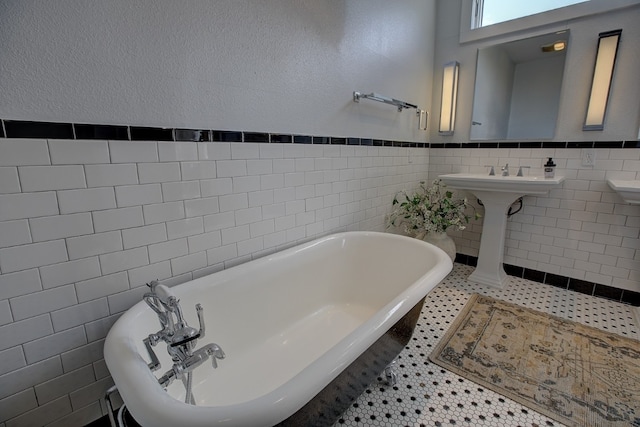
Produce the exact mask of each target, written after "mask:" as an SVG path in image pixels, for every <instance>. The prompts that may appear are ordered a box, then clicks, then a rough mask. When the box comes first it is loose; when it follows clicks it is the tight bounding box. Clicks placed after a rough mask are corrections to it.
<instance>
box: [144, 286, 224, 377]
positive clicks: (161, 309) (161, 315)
mask: <svg viewBox="0 0 640 427" xmlns="http://www.w3.org/2000/svg"><path fill="white" fill-rule="evenodd" d="M147 286H149V287H150V288H151V291H150V292H147V293H146V294H144V296H143V300H144V301H145V302H146V303H147V305H148V306H149V307H151V309H152V310H153V311H155V313H156V314H157V315H158V320H159V321H160V326H161V328H162V329H161V330H160V331H158V332H156V333H155V334H150V335H149V336H148V337H147V338H145V339H144V340H143V342H144V345H145V347H146V349H147V352H148V353H149V357H150V358H151V363H149V364H148V365H149V369H151V370H152V371H156V370H158V369H159V368H160V362H159V360H158V357H157V356H156V354H155V352H154V351H153V348H152V347H155V346H156V345H157V344H158V343H159V342H160V341H163V342H165V343H166V344H167V352H168V353H169V355H170V356H171V360H172V361H173V366H172V367H171V369H170V370H168V371H167V372H166V373H165V374H164V375H163V376H162V377H161V378H159V379H158V382H160V385H162V387H165V388H166V387H167V386H168V385H169V384H170V383H171V382H172V381H173V380H174V379H176V378H177V379H182V378H183V376H184V374H188V373H190V372H191V371H193V370H194V369H195V368H197V367H198V366H200V365H201V364H203V363H204V362H205V361H206V360H207V359H208V358H209V357H211V363H212V366H213V367H214V368H217V367H218V362H217V360H216V359H224V357H225V354H224V351H222V348H220V346H219V345H218V344H214V343H212V344H207V345H205V346H204V347H202V348H200V349H197V350H196V349H195V347H196V342H197V340H198V339H199V338H204V336H205V325H204V314H203V311H204V309H203V308H202V305H200V304H196V312H197V314H198V323H200V329H195V328H193V327H191V326H189V325H188V324H187V321H186V320H185V318H184V316H183V314H182V309H181V307H180V300H178V299H177V298H176V296H175V295H173V293H172V292H171V291H170V290H169V288H167V287H166V286H164V285H160V284H158V281H157V280H154V281H152V282H151V283H148V284H147Z"/></svg>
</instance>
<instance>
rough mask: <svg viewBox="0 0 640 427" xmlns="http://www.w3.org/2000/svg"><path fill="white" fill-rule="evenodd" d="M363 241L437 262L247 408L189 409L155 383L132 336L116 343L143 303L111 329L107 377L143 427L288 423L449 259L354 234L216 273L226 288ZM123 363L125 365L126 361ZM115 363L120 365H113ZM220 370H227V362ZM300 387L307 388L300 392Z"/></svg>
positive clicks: (428, 286) (443, 271) (435, 279)
mask: <svg viewBox="0 0 640 427" xmlns="http://www.w3.org/2000/svg"><path fill="white" fill-rule="evenodd" d="M361 236H362V237H365V238H368V237H379V238H384V239H393V240H396V239H399V240H405V241H406V242H407V243H409V242H410V243H409V244H411V245H415V246H416V248H418V247H423V248H426V249H428V253H430V255H429V256H433V257H434V258H435V263H434V266H433V267H432V268H430V269H429V270H427V271H426V272H425V274H423V275H422V276H421V277H420V278H418V279H417V280H416V281H415V282H413V283H412V284H410V285H409V286H408V287H407V288H406V289H405V291H403V292H401V293H400V294H399V295H398V296H396V297H395V298H394V299H392V300H391V301H389V302H387V304H385V305H384V306H383V307H382V308H381V309H380V310H378V311H377V312H376V313H374V315H373V316H372V317H371V318H369V319H368V320H367V321H366V322H364V323H363V324H362V325H360V326H358V327H357V328H356V329H355V330H354V331H352V332H351V333H350V334H348V335H347V336H346V337H344V338H343V339H342V340H340V341H339V342H338V343H337V344H336V345H334V346H333V347H331V348H330V349H328V350H327V351H326V352H325V353H324V354H323V355H322V356H320V357H319V358H318V359H316V360H315V361H313V362H312V363H311V364H310V365H307V367H305V368H304V369H303V370H302V371H301V372H299V373H297V374H296V375H294V376H293V377H292V378H291V379H290V380H289V381H287V382H285V383H284V384H282V385H281V386H279V387H277V388H276V389H275V390H273V391H271V392H269V393H267V394H264V395H262V396H259V397H257V398H254V399H252V400H248V401H246V402H242V403H237V404H232V405H226V406H191V405H187V404H185V403H184V402H181V401H179V400H177V399H175V398H173V397H171V396H170V395H169V394H168V393H166V392H165V391H164V390H163V389H162V387H160V385H159V384H158V382H157V379H156V377H155V376H154V375H153V373H152V372H151V371H150V370H149V369H148V368H147V363H146V361H145V360H144V359H143V358H142V356H140V354H139V353H138V343H137V342H134V340H133V338H132V337H131V335H127V334H124V335H122V336H118V337H117V338H116V335H117V333H120V329H122V328H124V329H125V331H126V326H123V325H128V324H129V322H135V321H136V319H135V317H136V316H139V315H142V313H143V311H142V310H141V307H143V308H146V306H144V303H143V302H142V301H141V302H138V303H137V304H136V305H134V307H132V308H131V309H129V310H127V311H126V312H125V313H124V314H123V315H122V316H121V317H120V319H118V321H117V322H116V323H115V324H114V325H113V327H112V331H115V332H114V333H112V332H111V331H110V332H109V334H108V336H107V339H106V340H105V344H104V353H105V361H106V363H107V366H108V367H109V371H110V372H111V375H112V377H113V379H114V381H115V383H116V385H118V389H119V391H120V393H121V396H122V399H123V401H124V402H125V403H126V404H127V407H128V408H129V410H130V412H131V413H132V414H133V415H134V418H137V419H139V421H140V424H142V425H154V426H162V425H172V424H174V423H173V422H171V421H168V420H169V419H177V420H180V419H185V417H186V418H188V419H190V420H192V421H193V422H194V424H193V425H198V426H200V425H201V426H207V425H214V423H215V424H216V425H217V424H224V425H229V426H230V425H240V426H247V425H265V424H270V425H272V424H276V423H278V422H280V421H282V420H284V419H286V418H287V417H289V416H290V415H292V414H293V413H295V412H296V411H297V410H298V409H300V408H301V407H302V406H304V405H305V404H306V403H307V402H308V401H309V400H311V399H312V398H313V397H314V396H315V395H316V394H317V393H318V392H320V391H321V390H322V389H323V388H324V387H325V386H326V385H327V384H329V383H330V382H331V381H332V380H333V379H334V378H335V377H336V376H337V375H338V374H339V373H340V372H342V371H343V370H344V369H345V368H346V367H347V366H349V365H350V364H351V363H352V362H353V361H354V360H355V359H356V358H357V357H358V356H359V355H360V354H362V353H363V352H364V351H365V350H366V349H367V348H369V346H371V345H372V344H373V343H374V342H375V341H376V340H377V339H378V338H380V337H381V336H382V335H383V334H384V333H385V332H386V331H387V330H388V329H389V328H390V327H391V326H393V325H394V324H395V323H396V322H397V321H398V320H399V319H400V318H402V317H403V316H404V315H405V314H406V313H407V312H408V311H409V310H411V309H412V308H413V307H414V305H415V304H416V303H417V302H418V301H420V300H421V299H422V298H423V297H424V296H425V295H426V294H427V293H428V292H429V291H431V290H432V289H433V288H434V287H435V286H436V285H437V284H438V283H439V282H440V281H441V280H442V279H443V278H444V277H445V276H446V275H447V274H448V273H449V272H450V271H451V269H452V266H453V264H452V262H451V259H450V258H449V257H448V256H447V255H446V254H445V253H444V252H443V251H442V250H440V249H438V248H436V247H435V246H433V245H431V244H429V243H426V242H423V241H421V240H417V239H413V238H410V237H406V236H401V235H396V234H391V233H382V232H372V231H355V232H342V233H336V234H331V235H328V236H324V237H320V238H318V239H314V240H311V241H308V242H305V243H302V244H299V245H296V246H293V247H291V248H288V249H285V250H283V251H279V252H276V253H274V254H272V255H269V256H266V257H263V258H259V259H256V260H253V261H249V262H247V263H244V264H240V265H238V266H234V267H232V268H229V269H227V270H223V271H220V272H217V273H213V274H215V275H217V276H218V279H217V281H220V282H223V281H226V280H229V279H232V278H234V277H236V276H238V275H241V274H243V270H246V269H247V268H250V269H255V268H260V266H262V265H264V264H266V263H270V262H274V261H277V260H278V259H279V258H285V257H287V256H290V255H291V254H294V253H296V252H297V251H301V250H304V249H308V248H311V247H313V246H314V245H317V244H321V243H322V242H325V241H329V240H336V239H348V238H349V237H356V238H357V237H361ZM209 276H210V275H208V276H204V277H201V278H198V279H194V280H191V281H188V282H185V283H184V284H181V285H177V286H182V285H188V286H194V287H197V286H199V285H200V284H202V283H204V282H206V281H207V280H208V277H209ZM123 357H124V358H126V360H122V358H123ZM115 358H118V359H120V360H119V361H118V362H115ZM110 362H112V363H110ZM221 364H224V360H223V361H221ZM111 365H113V367H112V366H111ZM116 365H117V366H116ZM257 380H259V379H257ZM301 384H303V385H304V387H300V385H301ZM311 385H312V386H311ZM214 414H215V416H216V418H217V419H218V420H217V421H215V422H214V421H212V420H211V417H212V416H213V415H214ZM167 422H169V424H167ZM163 423H164V424H163Z"/></svg>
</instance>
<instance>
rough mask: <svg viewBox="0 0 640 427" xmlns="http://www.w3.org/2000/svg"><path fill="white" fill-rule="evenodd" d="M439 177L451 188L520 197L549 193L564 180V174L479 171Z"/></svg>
mask: <svg viewBox="0 0 640 427" xmlns="http://www.w3.org/2000/svg"><path fill="white" fill-rule="evenodd" d="M439 178H440V179H441V180H442V181H443V182H444V183H445V184H446V185H447V186H448V187H451V188H460V189H464V190H469V191H473V190H480V191H497V192H500V193H516V194H519V196H518V197H522V196H523V195H525V194H532V195H535V194H547V192H549V190H551V189H552V188H554V187H557V186H558V185H559V184H560V183H561V182H562V181H564V177H563V176H556V177H555V178H543V177H541V176H499V175H487V174H478V173H452V174H448V175H440V176H439Z"/></svg>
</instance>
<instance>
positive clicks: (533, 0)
mask: <svg viewBox="0 0 640 427" xmlns="http://www.w3.org/2000/svg"><path fill="white" fill-rule="evenodd" d="M587 1H589V0H474V2H473V14H472V28H479V27H486V26H488V25H493V24H497V23H499V22H505V21H509V20H512V19H516V18H522V17H523V16H529V15H535V14H537V13H541V12H546V11H548V10H554V9H559V8H561V7H565V6H570V5H573V4H577V3H584V2H587Z"/></svg>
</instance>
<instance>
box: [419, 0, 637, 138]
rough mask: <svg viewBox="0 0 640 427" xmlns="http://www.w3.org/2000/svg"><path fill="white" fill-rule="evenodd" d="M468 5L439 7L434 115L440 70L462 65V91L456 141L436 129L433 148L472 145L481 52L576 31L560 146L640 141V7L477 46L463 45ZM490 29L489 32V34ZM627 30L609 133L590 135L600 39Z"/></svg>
mask: <svg viewBox="0 0 640 427" xmlns="http://www.w3.org/2000/svg"><path fill="white" fill-rule="evenodd" d="M464 3H466V1H465V0H453V1H440V2H438V26H437V36H436V40H437V41H436V54H435V64H436V69H435V74H434V86H433V93H434V97H433V102H432V105H433V111H435V112H437V111H439V108H440V99H439V94H440V91H441V81H442V69H441V67H440V64H445V63H446V62H449V61H453V60H457V61H459V62H460V85H459V90H458V112H457V119H456V131H455V134H454V135H453V136H441V135H438V129H437V128H433V127H432V128H431V131H430V140H429V142H463V143H464V142H468V141H469V135H470V130H471V120H472V114H471V113H472V106H473V94H474V83H475V72H476V58H477V51H478V49H480V48H484V47H488V46H492V45H495V44H499V43H502V42H507V41H513V40H518V39H522V38H528V37H532V36H536V35H541V34H548V33H553V32H554V31H559V30H564V29H570V31H571V36H570V39H569V45H568V50H567V57H566V63H565V72H564V77H563V82H562V91H561V95H560V107H559V108H560V110H559V113H558V122H557V126H556V132H555V136H554V137H553V138H551V140H555V141H616V140H631V139H637V136H638V127H639V126H640V102H638V99H640V84H638V78H637V75H638V69H640V56H639V55H637V51H638V49H640V26H638V22H639V21H640V4H637V5H636V6H633V7H628V8H626V9H622V10H617V11H613V12H609V13H603V14H598V15H593V16H587V17H583V18H577V19H573V20H568V21H562V22H560V23H556V24H549V25H544V26H541V27H537V28H534V29H531V30H526V31H518V32H515V33H509V34H506V35H495V36H492V37H487V38H485V39H482V40H478V41H475V42H467V43H460V25H461V23H460V13H461V8H462V5H463V4H464ZM616 3H619V2H616ZM489 28H490V27H488V28H487V31H489V30H488V29H489ZM618 28H622V29H623V32H622V40H621V42H620V47H619V52H618V59H617V63H616V70H615V76H614V81H613V85H612V89H611V95H610V99H609V109H608V113H607V120H606V124H605V129H604V131H599V132H584V131H582V125H583V124H584V118H585V114H586V108H587V107H586V106H587V101H588V98H589V90H590V85H591V76H592V74H593V64H594V61H595V52H596V45H597V41H598V33H600V32H603V31H609V30H615V29H618Z"/></svg>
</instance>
